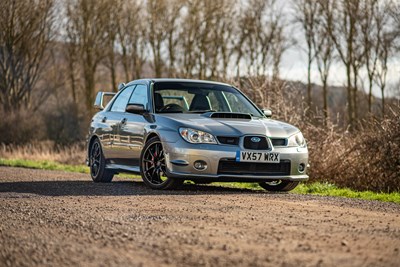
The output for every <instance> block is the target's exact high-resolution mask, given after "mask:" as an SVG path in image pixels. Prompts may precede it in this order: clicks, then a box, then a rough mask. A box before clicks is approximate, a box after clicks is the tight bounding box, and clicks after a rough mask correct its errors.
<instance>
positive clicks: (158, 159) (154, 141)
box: [140, 137, 184, 190]
mask: <svg viewBox="0 0 400 267" xmlns="http://www.w3.org/2000/svg"><path fill="white" fill-rule="evenodd" d="M166 168H167V167H166V164H165V157H164V150H163V147H162V144H161V141H160V139H159V138H158V137H153V138H151V139H150V140H149V141H148V142H147V143H146V144H145V146H144V148H143V150H142V153H141V155H140V174H141V175H142V179H143V182H144V183H145V184H146V185H147V186H148V187H150V188H151V189H158V190H163V189H174V188H176V187H178V186H180V185H182V184H183V182H184V180H181V179H173V178H169V177H167V175H166Z"/></svg>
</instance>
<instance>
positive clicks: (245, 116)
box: [203, 112, 251, 120]
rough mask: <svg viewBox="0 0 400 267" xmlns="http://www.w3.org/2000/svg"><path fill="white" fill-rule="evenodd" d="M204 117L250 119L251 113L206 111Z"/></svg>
mask: <svg viewBox="0 0 400 267" xmlns="http://www.w3.org/2000/svg"><path fill="white" fill-rule="evenodd" d="M203 116H204V117H207V118H212V119H242V120H251V115H250V114H247V113H232V112H207V113H204V114H203Z"/></svg>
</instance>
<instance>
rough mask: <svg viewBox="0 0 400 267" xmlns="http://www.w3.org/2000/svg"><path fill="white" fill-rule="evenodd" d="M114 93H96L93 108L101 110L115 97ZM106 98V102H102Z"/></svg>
mask: <svg viewBox="0 0 400 267" xmlns="http://www.w3.org/2000/svg"><path fill="white" fill-rule="evenodd" d="M115 94H116V93H111V92H98V93H97V95H96V100H95V101H94V107H95V108H97V109H100V110H103V109H104V107H105V106H106V105H107V103H108V102H110V100H111V99H112V98H113V97H114V96H115ZM105 98H108V101H107V100H106V101H105V100H104V99H105Z"/></svg>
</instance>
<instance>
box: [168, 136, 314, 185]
mask: <svg viewBox="0 0 400 267" xmlns="http://www.w3.org/2000/svg"><path fill="white" fill-rule="evenodd" d="M163 147H164V151H165V158H166V164H167V175H168V177H172V178H181V179H192V180H209V181H241V182H246V181H249V182H252V181H256V182H261V181H271V180H289V181H305V180H308V178H309V177H308V175H307V174H306V172H307V168H308V167H309V165H308V150H307V148H297V147H274V148H273V152H279V153H280V160H281V162H284V161H285V162H286V163H287V162H289V164H290V166H289V167H288V168H289V169H287V171H286V172H285V173H284V174H282V173H279V172H275V173H273V172H271V173H269V172H268V171H267V172H265V171H264V172H258V171H257V170H252V171H249V170H243V171H238V169H236V171H235V172H234V173H229V171H228V173H226V172H225V171H221V169H219V164H220V162H222V161H229V162H230V163H231V164H233V165H235V162H236V161H235V157H236V152H237V151H238V150H246V151H249V150H248V149H243V148H241V147H240V146H234V145H221V144H215V145H214V144H190V143H188V142H186V141H184V140H179V141H177V142H174V143H168V142H163ZM257 152H259V150H258V151H257ZM199 160H201V161H204V162H205V163H206V164H207V168H206V169H205V170H197V169H196V168H194V163H195V162H196V161H199ZM258 164H261V163H258ZM272 164H274V163H272ZM275 164H277V163H275ZM300 164H303V166H305V168H304V170H303V171H299V165H300ZM273 167H274V166H273ZM250 168H251V166H250Z"/></svg>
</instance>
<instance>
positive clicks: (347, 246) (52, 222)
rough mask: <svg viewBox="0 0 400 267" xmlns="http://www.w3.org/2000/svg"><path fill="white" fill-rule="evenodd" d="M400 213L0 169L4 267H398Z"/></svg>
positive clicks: (340, 202)
mask: <svg viewBox="0 0 400 267" xmlns="http://www.w3.org/2000/svg"><path fill="white" fill-rule="evenodd" d="M399 216H400V205H397V204H393V203H383V202H377V201H362V200H354V199H345V198H334V197H318V196H309V195H297V194H287V193H285V194H272V193H268V192H264V191H250V190H238V189H230V188H223V187H216V186H194V185H185V186H183V187H182V188H181V189H179V190H175V191H153V190H150V189H147V188H146V187H145V186H144V184H143V183H142V182H137V181H136V182H135V181H131V180H128V179H122V178H118V179H115V181H113V182H112V183H110V184H95V183H92V182H91V179H90V177H89V175H85V174H77V173H67V172H59V171H42V170H31V169H23V168H8V167H0V218H1V220H0V266H75V265H76V266H296V267H299V266H399V264H400V251H399V250H400V217H399Z"/></svg>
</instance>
